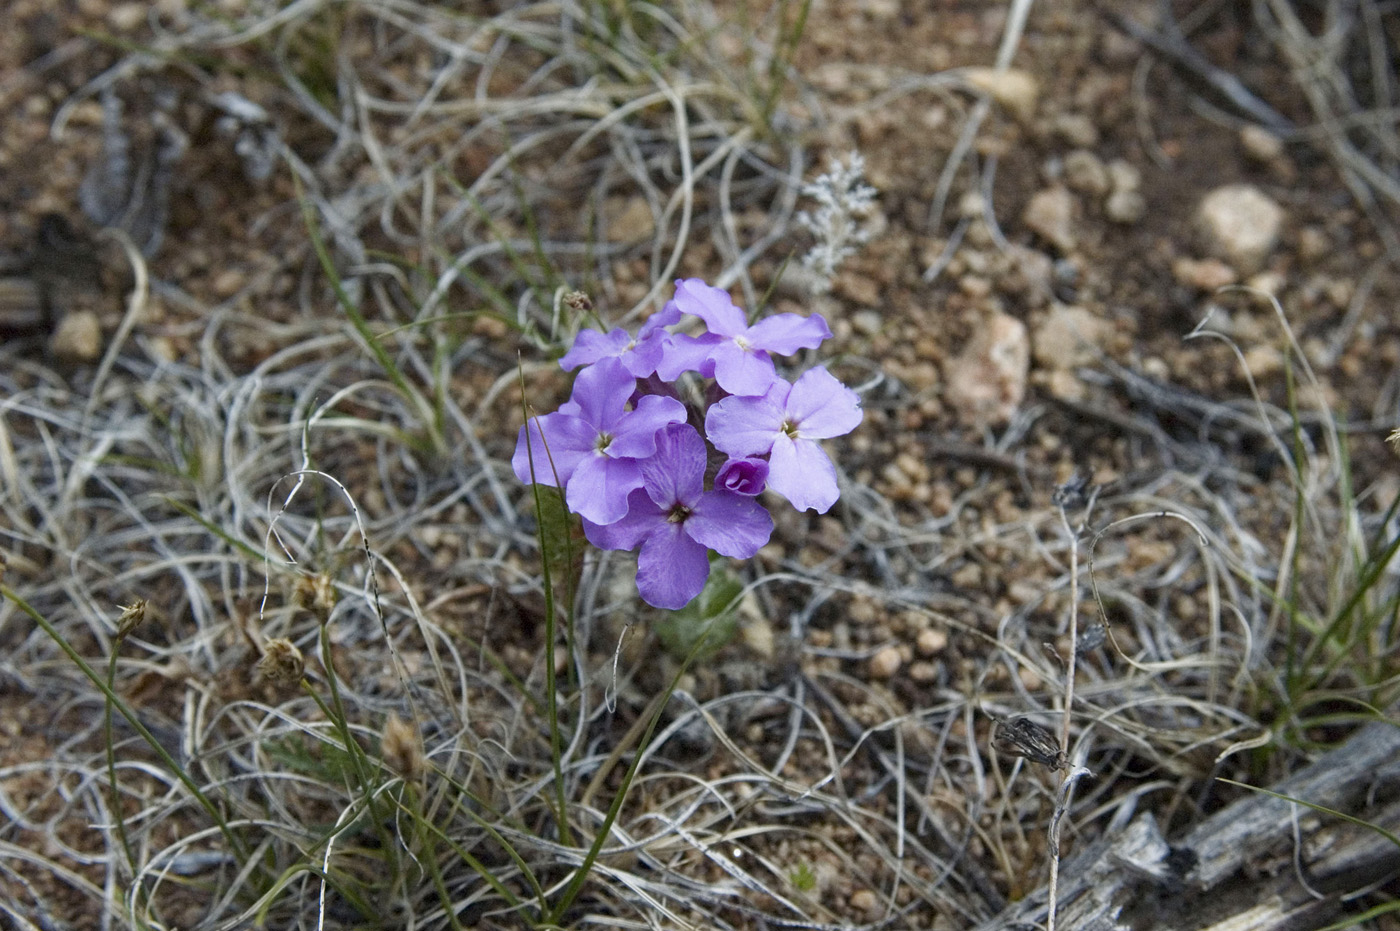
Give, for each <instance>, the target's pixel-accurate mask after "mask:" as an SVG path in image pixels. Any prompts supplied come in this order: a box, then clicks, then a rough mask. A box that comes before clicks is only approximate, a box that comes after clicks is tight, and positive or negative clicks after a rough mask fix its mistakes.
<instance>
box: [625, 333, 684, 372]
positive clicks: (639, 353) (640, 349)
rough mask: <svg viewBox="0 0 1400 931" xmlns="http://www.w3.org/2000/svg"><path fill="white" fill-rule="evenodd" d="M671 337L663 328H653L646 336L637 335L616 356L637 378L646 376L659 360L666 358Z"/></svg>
mask: <svg viewBox="0 0 1400 931" xmlns="http://www.w3.org/2000/svg"><path fill="white" fill-rule="evenodd" d="M672 338H673V337H672V336H671V334H670V333H667V332H666V331H665V330H655V331H653V332H651V333H648V334H647V335H646V336H639V337H638V338H637V341H636V343H635V344H633V345H632V346H630V347H629V348H628V349H625V350H623V352H622V355H620V356H618V358H619V359H620V360H622V367H623V368H625V369H627V371H628V372H630V373H631V374H633V375H635V376H636V377H637V378H646V377H647V376H649V375H651V374H653V373H654V372H655V371H656V367H657V366H658V365H660V364H661V360H662V359H664V358H666V348H667V346H668V345H670V342H671V340H672Z"/></svg>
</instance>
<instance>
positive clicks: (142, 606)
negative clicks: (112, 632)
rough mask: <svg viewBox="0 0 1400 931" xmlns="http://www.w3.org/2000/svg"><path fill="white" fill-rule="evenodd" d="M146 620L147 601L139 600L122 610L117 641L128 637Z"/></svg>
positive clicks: (118, 619) (119, 617) (118, 622)
mask: <svg viewBox="0 0 1400 931" xmlns="http://www.w3.org/2000/svg"><path fill="white" fill-rule="evenodd" d="M145 619H146V599H144V598H137V599H136V600H135V601H133V602H132V603H131V604H129V605H125V606H124V607H123V608H122V613H121V614H120V615H119V616H118V617H117V639H118V640H120V639H122V638H124V637H126V635H127V634H129V633H131V632H132V631H133V630H135V629H136V628H137V627H139V626H141V622H142V621H144V620H145Z"/></svg>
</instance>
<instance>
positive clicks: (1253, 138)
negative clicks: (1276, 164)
mask: <svg viewBox="0 0 1400 931" xmlns="http://www.w3.org/2000/svg"><path fill="white" fill-rule="evenodd" d="M1240 146H1241V147H1242V148H1243V149H1244V154H1245V155H1248V156H1249V157H1250V158H1252V159H1254V160H1255V161H1257V162H1262V163H1263V164H1265V165H1267V164H1268V163H1269V162H1272V161H1275V160H1276V159H1278V157H1279V156H1280V155H1282V154H1283V140H1282V139H1280V138H1279V137H1278V136H1276V135H1274V134H1273V133H1271V132H1269V131H1268V130H1267V129H1265V128H1264V127H1262V126H1253V125H1251V126H1246V127H1245V128H1244V129H1241V130H1240Z"/></svg>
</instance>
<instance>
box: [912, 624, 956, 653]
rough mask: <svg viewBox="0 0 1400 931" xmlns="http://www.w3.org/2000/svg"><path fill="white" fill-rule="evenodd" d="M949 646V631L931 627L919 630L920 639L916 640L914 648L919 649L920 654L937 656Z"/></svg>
mask: <svg viewBox="0 0 1400 931" xmlns="http://www.w3.org/2000/svg"><path fill="white" fill-rule="evenodd" d="M947 647H948V634H947V632H946V631H942V630H939V629H937V628H935V627H929V628H926V629H924V630H921V631H919V636H918V639H916V640H915V641H914V648H915V649H916V650H918V651H919V655H920V656H937V655H938V654H939V653H942V652H943V651H944V650H945V649H947Z"/></svg>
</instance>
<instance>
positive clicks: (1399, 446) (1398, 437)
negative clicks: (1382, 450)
mask: <svg viewBox="0 0 1400 931" xmlns="http://www.w3.org/2000/svg"><path fill="white" fill-rule="evenodd" d="M1385 441H1386V442H1387V443H1389V444H1390V448H1391V449H1393V450H1395V451H1396V452H1397V453H1400V427H1396V428H1395V429H1394V430H1392V431H1390V436H1388V437H1386V438H1385Z"/></svg>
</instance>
